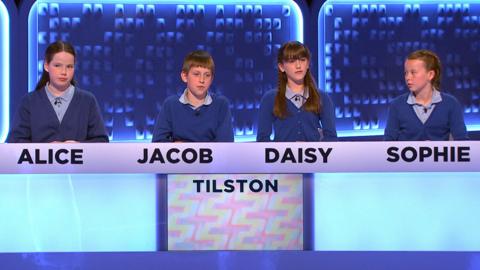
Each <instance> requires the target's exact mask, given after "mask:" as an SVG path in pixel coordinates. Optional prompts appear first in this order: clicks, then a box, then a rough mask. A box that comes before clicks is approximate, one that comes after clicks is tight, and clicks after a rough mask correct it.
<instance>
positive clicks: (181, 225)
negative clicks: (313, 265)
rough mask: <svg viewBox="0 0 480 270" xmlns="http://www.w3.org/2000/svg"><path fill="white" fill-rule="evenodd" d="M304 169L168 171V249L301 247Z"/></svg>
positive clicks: (273, 248) (289, 248) (299, 248)
mask: <svg viewBox="0 0 480 270" xmlns="http://www.w3.org/2000/svg"><path fill="white" fill-rule="evenodd" d="M302 183H303V182H302V175H301V174H258V175H254V174H238V175H221V174H208V175H207V174H204V175H192V174H189V175H185V174H183V175H169V176H168V249H169V250H275V249H288V250H301V249H303V184H302Z"/></svg>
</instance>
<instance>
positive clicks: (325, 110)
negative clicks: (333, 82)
mask: <svg viewBox="0 0 480 270" xmlns="http://www.w3.org/2000/svg"><path fill="white" fill-rule="evenodd" d="M277 92H278V91H277V90H276V89H274V90H270V91H268V92H266V93H265V95H264V96H263V98H262V102H261V104H260V112H259V115H258V130H257V141H258V142H268V141H270V135H271V134H272V127H273V133H274V138H273V141H276V142H294V141H311V142H313V141H320V140H323V141H336V140H337V131H336V129H335V112H334V111H335V110H334V106H333V103H332V100H331V99H330V97H329V96H328V95H327V94H325V93H323V92H319V94H320V98H321V100H322V106H323V107H322V112H321V113H320V115H317V114H315V113H312V112H308V111H305V110H303V107H300V108H297V107H296V106H295V105H294V104H293V102H291V101H289V100H287V110H288V113H289V116H287V117H286V118H285V119H279V118H277V117H276V116H275V115H274V114H273V105H274V102H275V96H276V95H277ZM321 133H323V134H321ZM322 135H323V138H322Z"/></svg>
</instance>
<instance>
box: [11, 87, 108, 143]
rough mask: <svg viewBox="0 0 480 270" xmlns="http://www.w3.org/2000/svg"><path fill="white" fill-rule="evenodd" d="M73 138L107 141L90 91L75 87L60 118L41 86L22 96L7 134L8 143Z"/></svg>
mask: <svg viewBox="0 0 480 270" xmlns="http://www.w3.org/2000/svg"><path fill="white" fill-rule="evenodd" d="M66 140H75V141H79V142H108V136H107V132H106V130H105V126H104V124H103V120H102V116H101V115H100V110H99V108H98V104H97V101H96V99H95V97H94V96H93V94H92V93H90V92H87V91H83V90H81V89H79V88H75V92H74V94H73V97H72V101H71V102H70V105H69V106H68V108H67V111H66V112H65V116H64V117H63V120H62V122H61V123H60V122H59V121H58V118H57V115H56V114H55V110H54V109H53V107H52V104H51V103H50V101H49V100H48V97H47V94H46V92H45V88H42V89H40V90H36V91H33V92H30V93H28V94H27V95H26V96H25V97H23V99H22V101H21V103H20V107H19V109H18V111H17V113H16V115H15V118H14V120H13V124H12V126H11V129H10V132H9V134H8V137H7V142H9V143H28V142H35V143H43V142H53V141H66Z"/></svg>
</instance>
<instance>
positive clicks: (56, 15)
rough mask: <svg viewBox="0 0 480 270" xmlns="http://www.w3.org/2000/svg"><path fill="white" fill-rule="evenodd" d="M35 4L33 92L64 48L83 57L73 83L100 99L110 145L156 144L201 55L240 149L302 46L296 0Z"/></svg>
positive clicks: (31, 49)
mask: <svg viewBox="0 0 480 270" xmlns="http://www.w3.org/2000/svg"><path fill="white" fill-rule="evenodd" d="M138 3H139V2H138V1H89V2H88V3H84V1H37V2H36V3H34V5H33V6H32V8H31V10H30V15H29V67H30V70H29V87H30V89H33V87H34V85H35V83H36V81H37V79H38V77H39V76H40V74H41V71H42V60H43V59H42V58H43V55H42V54H43V52H44V50H45V48H46V46H47V45H48V44H49V43H50V42H53V41H55V40H57V39H62V40H66V41H69V42H71V43H73V44H74V45H75V47H76V50H77V53H78V64H77V66H76V76H75V77H76V79H77V81H78V83H79V86H80V87H81V88H84V89H87V90H90V91H92V92H93V93H94V94H95V95H96V97H97V99H98V100H99V103H100V106H101V109H102V111H103V117H104V120H105V124H106V127H107V129H108V131H109V135H110V138H111V139H113V140H114V141H135V140H150V139H151V137H152V130H153V126H154V123H155V118H156V115H157V113H158V111H159V109H160V107H161V105H162V103H163V100H164V99H165V97H167V96H169V95H172V94H175V93H181V92H182V91H183V90H184V89H185V85H184V84H183V82H182V81H181V80H180V70H181V66H182V62H183V58H184V57H185V55H186V54H187V53H188V52H190V51H192V50H195V49H205V50H207V51H209V52H211V53H212V55H213V57H214V60H215V65H216V74H215V80H214V82H213V86H212V91H214V92H217V93H221V94H224V95H225V96H227V97H228V98H229V100H230V102H231V109H232V115H233V121H234V128H235V131H234V132H235V137H236V140H237V141H242V140H243V141H245V140H252V139H254V138H255V134H256V121H257V111H258V108H259V105H260V99H261V97H262V95H263V93H264V92H266V91H268V90H270V89H273V88H274V87H276V82H277V78H276V76H277V74H276V70H275V67H276V64H275V61H276V60H275V59H276V53H277V50H278V49H279V47H280V46H281V44H282V43H284V42H286V41H289V40H300V41H302V40H303V30H302V29H303V15H302V14H301V11H300V8H299V7H298V5H297V4H296V3H295V2H294V1H288V0H272V1H233V0H229V1H197V2H196V1H185V0H184V1H160V0H159V1H144V2H142V3H141V4H138Z"/></svg>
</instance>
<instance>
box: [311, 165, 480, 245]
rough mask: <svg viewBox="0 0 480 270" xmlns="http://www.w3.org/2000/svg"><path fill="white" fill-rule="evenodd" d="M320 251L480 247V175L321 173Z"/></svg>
mask: <svg viewBox="0 0 480 270" xmlns="http://www.w3.org/2000/svg"><path fill="white" fill-rule="evenodd" d="M314 189H315V190H314V192H315V193H314V209H315V213H314V224H315V228H314V245H315V250H335V251H379V250H382V251H478V250H480V231H479V230H478V228H480V215H478V209H480V197H479V196H478V191H479V190H480V174H479V173H355V174H351V173H336V174H316V175H315V182H314Z"/></svg>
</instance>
